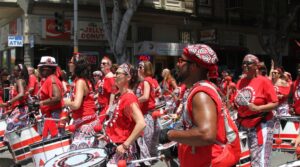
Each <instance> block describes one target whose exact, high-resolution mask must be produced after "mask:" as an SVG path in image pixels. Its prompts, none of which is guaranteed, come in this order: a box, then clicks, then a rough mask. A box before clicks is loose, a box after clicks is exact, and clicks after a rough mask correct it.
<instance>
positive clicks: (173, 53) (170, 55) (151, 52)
mask: <svg viewBox="0 0 300 167" xmlns="http://www.w3.org/2000/svg"><path fill="white" fill-rule="evenodd" d="M186 45H187V44H182V43H162V42H152V41H144V42H139V43H135V44H134V55H135V56H137V59H139V58H140V60H141V55H147V56H149V59H150V61H151V62H152V63H153V65H154V70H155V77H157V78H158V79H160V75H161V71H162V70H163V69H164V68H168V69H170V70H173V69H174V68H175V67H176V62H177V58H178V57H179V56H180V55H181V54H182V50H183V48H184V47H185V46H186ZM142 58H145V57H144V56H142Z"/></svg>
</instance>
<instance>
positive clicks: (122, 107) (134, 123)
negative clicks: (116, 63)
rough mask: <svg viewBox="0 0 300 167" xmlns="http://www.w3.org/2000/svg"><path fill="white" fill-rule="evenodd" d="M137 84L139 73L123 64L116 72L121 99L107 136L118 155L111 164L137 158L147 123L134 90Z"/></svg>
mask: <svg viewBox="0 0 300 167" xmlns="http://www.w3.org/2000/svg"><path fill="white" fill-rule="evenodd" d="M136 82H137V72H136V71H135V70H134V69H133V67H132V66H131V65H129V64H122V65H121V66H120V67H119V68H118V69H117V71H116V74H115V83H116V86H117V87H118V89H119V97H118V98H117V99H116V100H115V102H114V106H115V110H114V111H113V114H112V117H111V118H110V120H109V122H108V125H107V128H106V134H107V136H108V137H109V138H110V139H111V140H112V141H113V142H114V143H116V144H117V145H118V146H117V149H116V154H115V155H114V156H113V157H112V159H111V160H110V162H109V163H112V164H115V163H118V161H119V160H120V159H127V160H132V159H136V158H137V144H136V142H135V141H136V140H137V138H138V137H139V136H141V134H142V131H143V129H144V128H145V127H146V123H145V120H144V117H143V114H142V112H141V109H140V107H139V102H138V99H137V97H136V95H135V94H134V92H133V90H132V88H133V87H134V85H135V83H136Z"/></svg>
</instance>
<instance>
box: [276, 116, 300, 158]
mask: <svg viewBox="0 0 300 167" xmlns="http://www.w3.org/2000/svg"><path fill="white" fill-rule="evenodd" d="M299 122H300V117H298V116H281V117H279V118H276V119H275V124H274V132H273V146H272V148H273V150H280V151H283V152H295V147H294V146H293V145H292V144H291V142H292V140H294V139H295V138H296V137H297V136H298V134H299V125H300V124H299ZM277 139H281V143H280V144H278V143H276V140H277Z"/></svg>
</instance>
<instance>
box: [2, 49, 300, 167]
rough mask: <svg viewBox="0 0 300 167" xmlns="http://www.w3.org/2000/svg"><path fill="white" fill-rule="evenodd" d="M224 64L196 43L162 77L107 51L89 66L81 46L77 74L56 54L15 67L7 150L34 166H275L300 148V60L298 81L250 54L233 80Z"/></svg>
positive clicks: (5, 96)
mask: <svg viewBox="0 0 300 167" xmlns="http://www.w3.org/2000/svg"><path fill="white" fill-rule="evenodd" d="M217 62H218V57H217V55H216V53H215V52H214V51H213V49H211V48H210V47H209V46H208V45H205V44H194V45H188V46H187V47H186V48H184V49H183V53H182V56H181V57H179V58H178V61H177V67H176V68H177V70H176V73H175V74H172V70H169V69H163V70H162V74H161V76H162V78H163V79H162V81H161V82H158V81H157V80H156V79H155V78H154V76H153V71H154V69H153V66H152V63H151V62H150V61H141V62H139V63H138V64H137V66H136V67H135V66H133V65H131V64H129V63H123V64H120V65H118V66H117V68H116V69H112V66H113V64H112V61H111V59H110V58H109V57H103V58H102V60H101V64H100V67H99V70H96V71H91V68H90V63H89V62H88V59H87V58H86V57H85V56H84V55H81V54H80V53H74V55H73V56H72V57H71V58H70V61H69V62H68V69H69V72H65V71H64V70H61V69H60V67H59V65H58V64H57V62H56V60H55V58H53V57H51V56H42V57H41V60H40V63H39V64H38V66H37V67H38V70H35V69H34V68H33V67H26V66H25V65H24V64H17V65H16V66H15V67H14V69H13V72H12V74H7V71H6V72H5V70H2V72H1V78H2V80H1V83H2V85H1V86H2V87H1V90H0V94H1V98H0V107H1V108H0V148H2V147H7V148H8V150H9V151H10V153H11V155H12V157H13V161H14V163H15V164H16V165H22V164H24V163H26V162H28V160H29V161H30V160H32V162H33V165H34V166H36V167H38V166H45V167H48V166H49V167H63V166H68V167H69V166H84V167H85V166H112V167H113V166H118V167H124V166H153V165H155V164H156V163H157V161H163V163H165V165H166V166H171V167H176V166H182V167H186V166H187V167H194V166H195V167H199V166H212V167H219V166H220V167H226V166H228V167H231V166H239V167H250V166H254V167H255V166H271V165H270V164H271V163H270V162H271V161H272V158H271V152H272V151H281V152H289V153H294V154H295V155H298V154H300V149H299V148H298V147H296V146H298V144H300V137H299V128H300V115H299V114H300V107H299V106H300V104H299V105H298V102H299V101H300V100H299V99H300V98H299V97H300V96H299V95H298V92H300V91H299V90H300V87H299V85H300V84H299V81H300V66H299V67H298V68H299V69H298V71H299V72H298V73H299V78H297V80H296V81H295V82H292V81H291V80H286V81H285V79H283V78H282V77H276V74H277V73H280V72H281V73H283V71H282V69H280V68H275V67H272V69H271V71H270V76H269V77H268V76H264V75H263V74H262V73H260V72H261V71H260V70H261V69H262V68H261V67H263V66H262V65H261V62H260V61H259V60H258V58H257V57H256V56H255V55H252V54H247V55H245V57H244V59H243V62H242V68H243V74H242V75H241V76H240V78H239V79H238V81H237V82H233V79H232V76H231V75H230V74H229V73H228V72H227V71H223V72H222V76H221V77H219V75H218V66H217ZM4 73H6V75H3V74H4ZM67 74H69V75H67ZM273 74H274V75H273ZM173 75H176V77H175V76H173ZM3 76H9V79H8V78H6V79H5V77H3ZM175 78H176V79H175ZM5 80H6V81H7V80H9V81H10V82H4V81H5ZM298 80H299V81H298ZM291 92H292V93H291ZM290 94H292V96H293V103H292V104H293V105H291V103H288V98H289V95H290ZM298 108H299V109H298ZM298 137H299V138H298ZM299 159H300V156H299ZM0 163H1V162H0ZM297 165H298V166H299V165H300V161H297V160H296V161H294V162H289V163H287V164H283V166H297Z"/></svg>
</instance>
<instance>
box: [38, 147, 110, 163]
mask: <svg viewBox="0 0 300 167" xmlns="http://www.w3.org/2000/svg"><path fill="white" fill-rule="evenodd" d="M85 155H89V156H90V157H92V158H90V161H88V162H81V161H80V160H86V158H84V157H87V156H85ZM61 162H63V163H62V164H64V165H65V166H84V167H91V166H98V167H99V166H100V167H105V166H106V162H107V154H106V152H105V150H104V149H101V148H86V149H79V150H74V151H69V152H66V153H63V154H60V155H58V156H56V157H54V158H52V159H50V160H49V161H47V162H46V164H45V166H44V167H58V166H59V165H58V164H59V163H61ZM71 164H72V165H71Z"/></svg>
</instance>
